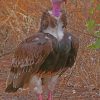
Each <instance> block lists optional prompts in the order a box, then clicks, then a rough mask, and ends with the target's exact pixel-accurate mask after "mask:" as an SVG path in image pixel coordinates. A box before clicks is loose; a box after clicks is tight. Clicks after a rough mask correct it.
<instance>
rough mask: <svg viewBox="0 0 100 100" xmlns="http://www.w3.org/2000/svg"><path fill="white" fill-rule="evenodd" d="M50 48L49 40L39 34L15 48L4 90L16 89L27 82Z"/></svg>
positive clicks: (36, 70) (50, 50)
mask: <svg viewBox="0 0 100 100" xmlns="http://www.w3.org/2000/svg"><path fill="white" fill-rule="evenodd" d="M36 38H38V39H36ZM52 50H53V49H52V42H51V40H50V39H47V38H43V37H39V35H37V37H33V38H31V39H27V40H25V41H23V42H22V43H21V44H20V45H19V46H18V48H17V49H16V50H15V53H14V57H13V60H12V65H11V70H10V74H9V77H8V79H7V88H6V92H12V91H14V90H15V91H16V90H17V89H18V88H20V87H23V86H24V85H25V84H28V82H29V81H30V78H31V76H32V75H33V74H36V73H37V72H38V70H39V67H40V66H41V64H42V63H43V62H44V61H45V59H46V58H47V56H48V55H49V53H50V52H52ZM11 84H12V85H11ZM15 88H16V89H15ZM15 91H14V92H15Z"/></svg>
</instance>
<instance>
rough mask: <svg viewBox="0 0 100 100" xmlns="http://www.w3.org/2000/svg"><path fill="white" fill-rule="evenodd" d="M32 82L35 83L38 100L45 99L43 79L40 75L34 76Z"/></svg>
mask: <svg viewBox="0 0 100 100" xmlns="http://www.w3.org/2000/svg"><path fill="white" fill-rule="evenodd" d="M32 83H33V84H34V86H35V87H34V91H35V93H36V94H37V96H38V100H43V96H42V93H43V90H42V80H41V78H39V77H38V76H33V78H32Z"/></svg>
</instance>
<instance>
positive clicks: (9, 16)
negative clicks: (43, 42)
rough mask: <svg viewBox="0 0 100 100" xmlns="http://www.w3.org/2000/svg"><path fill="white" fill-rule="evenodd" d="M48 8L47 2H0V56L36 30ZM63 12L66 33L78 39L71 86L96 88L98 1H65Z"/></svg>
mask: <svg viewBox="0 0 100 100" xmlns="http://www.w3.org/2000/svg"><path fill="white" fill-rule="evenodd" d="M50 8H51V3H50V0H0V56H1V57H2V56H3V55H5V54H8V53H9V52H10V53H11V52H13V51H14V49H15V48H16V47H17V45H18V44H19V43H20V42H21V41H22V40H24V39H25V38H27V37H29V36H31V35H33V34H34V32H36V31H38V29H39V25H40V18H41V14H42V12H43V11H45V10H46V9H50ZM63 9H64V10H65V9H66V11H67V21H68V25H67V28H66V31H68V32H71V33H72V34H73V35H75V36H76V37H78V38H79V40H80V48H79V52H78V57H77V61H76V64H75V66H76V67H75V69H74V72H73V73H74V74H73V75H72V76H73V77H72V78H71V79H73V82H72V83H71V84H73V85H79V86H80V87H82V86H87V87H89V88H92V89H94V88H98V89H100V0H67V3H66V5H65V7H63ZM91 48H92V49H91ZM71 79H70V80H71ZM77 100H78V99H77Z"/></svg>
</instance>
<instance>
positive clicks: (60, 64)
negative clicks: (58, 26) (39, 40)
mask: <svg viewBox="0 0 100 100" xmlns="http://www.w3.org/2000/svg"><path fill="white" fill-rule="evenodd" d="M49 38H51V35H50V36H49ZM51 40H52V46H53V51H52V52H51V53H50V54H49V56H48V57H47V59H46V60H45V61H44V63H43V64H42V66H41V67H40V71H41V72H43V71H44V72H51V73H52V72H57V71H59V70H60V69H63V68H65V67H66V66H65V65H66V62H67V58H68V54H69V51H70V49H71V40H70V39H69V38H68V37H67V36H64V37H63V39H62V40H61V41H57V39H56V38H51Z"/></svg>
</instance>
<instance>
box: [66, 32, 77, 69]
mask: <svg viewBox="0 0 100 100" xmlns="http://www.w3.org/2000/svg"><path fill="white" fill-rule="evenodd" d="M67 34H68V36H71V40H72V43H71V50H70V52H69V56H68V60H67V63H66V66H68V67H72V66H73V65H74V63H75V61H76V57H77V52H78V48H79V39H78V38H76V37H75V36H73V35H72V34H69V33H67Z"/></svg>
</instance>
